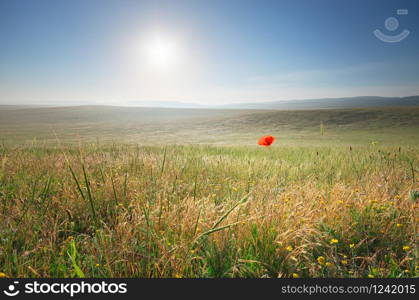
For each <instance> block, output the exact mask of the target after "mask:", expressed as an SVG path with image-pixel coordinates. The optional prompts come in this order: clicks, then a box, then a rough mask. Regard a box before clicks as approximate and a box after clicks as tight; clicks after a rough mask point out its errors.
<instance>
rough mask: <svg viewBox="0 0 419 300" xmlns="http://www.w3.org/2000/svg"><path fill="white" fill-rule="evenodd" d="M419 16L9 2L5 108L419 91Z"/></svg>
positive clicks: (294, 6) (331, 4) (3, 54)
mask: <svg viewBox="0 0 419 300" xmlns="http://www.w3.org/2000/svg"><path fill="white" fill-rule="evenodd" d="M400 8H403V9H408V11H409V13H408V15H403V16H397V14H396V10H397V9H400ZM388 17H397V19H398V21H399V28H398V29H397V30H395V31H394V33H393V32H389V31H386V29H385V27H384V21H385V20H386V19H387V18H388ZM418 17H419V3H418V2H417V1H414V0H405V1H397V2H396V1H390V0H386V1H379V0H372V1H367V2H366V3H365V2H361V1H358V2H356V1H355V2H346V3H343V2H337V1H332V0H327V1H326V0H324V1H291V0H288V1H247V0H240V1H238V0H235V1H221V0H215V1H185V0H182V1H111V0H103V1H102V0H100V1H99V0H91V1H82V0H74V1H71V2H70V1H52V0H51V1H47V0H40V1H23V0H16V1H1V2H0V37H1V47H0V104H48V105H81V104H104V105H107V104H109V105H134V106H135V105H138V104H141V103H144V102H147V103H152V102H155V103H158V102H167V101H173V102H184V103H195V104H204V105H219V104H234V103H245V102H267V101H276V100H290V99H308V98H310V99H312V98H330V97H353V96H368V95H370V96H410V95H418V94H419V72H418V70H419V52H418V49H419V36H418V34H417V32H418V29H419V28H418V27H419V18H418ZM375 29H380V30H382V31H383V32H385V33H387V34H389V35H390V34H396V33H399V32H400V31H402V30H403V29H408V30H409V31H410V32H411V33H410V35H409V36H408V37H407V38H406V39H405V40H403V41H401V42H399V43H384V42H382V41H380V40H378V39H377V38H376V37H375V36H374V35H373V31H374V30H375Z"/></svg>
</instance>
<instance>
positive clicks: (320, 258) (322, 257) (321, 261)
mask: <svg viewBox="0 0 419 300" xmlns="http://www.w3.org/2000/svg"><path fill="white" fill-rule="evenodd" d="M325 261H326V260H325V258H324V256H319V257H317V262H318V263H319V264H321V265H324V263H325Z"/></svg>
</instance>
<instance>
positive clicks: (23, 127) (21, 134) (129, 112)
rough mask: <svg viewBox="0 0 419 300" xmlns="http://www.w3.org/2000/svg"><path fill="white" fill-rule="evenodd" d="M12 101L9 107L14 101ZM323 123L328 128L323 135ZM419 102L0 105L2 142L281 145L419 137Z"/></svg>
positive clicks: (416, 141)
mask: <svg viewBox="0 0 419 300" xmlns="http://www.w3.org/2000/svg"><path fill="white" fill-rule="evenodd" d="M9 108H10V107H9ZM320 124H324V127H325V132H326V134H325V135H324V136H322V135H321V134H320V130H319V128H320V127H319V126H320ZM418 128H419V106H414V107H413V106H412V107H406V106H405V107H400V106H399V107H380V108H350V109H317V110H309V109H306V110H303V109H299V110H298V109H296V110H289V109H288V110H277V109H265V110H262V109H197V108H194V109H190V108H149V107H116V106H73V107H42V108H21V109H8V110H2V109H0V147H1V144H2V143H22V142H32V141H33V140H34V139H36V140H39V141H47V142H49V143H56V142H57V140H56V136H57V137H58V138H59V139H60V141H62V142H68V143H78V142H79V141H89V142H92V141H94V142H95V141H97V140H100V141H101V142H113V141H118V142H124V143H125V142H126V143H139V144H156V143H157V144H158V143H166V144H170V143H172V144H173V143H181V144H185V143H186V144H188V143H204V144H240V143H242V144H248V145H255V141H256V140H257V139H258V138H259V137H260V136H261V135H265V134H272V135H274V136H276V137H278V138H279V139H281V145H282V144H283V143H286V144H287V145H294V144H305V145H312V144H317V143H328V141H331V142H336V141H339V140H344V141H345V143H350V144H354V143H364V144H369V143H371V141H372V140H378V141H381V142H387V143H389V144H397V143H401V142H403V143H404V144H406V143H409V144H419V131H418Z"/></svg>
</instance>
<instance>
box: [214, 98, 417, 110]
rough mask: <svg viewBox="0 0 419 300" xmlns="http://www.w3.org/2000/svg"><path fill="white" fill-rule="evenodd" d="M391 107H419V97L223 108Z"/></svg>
mask: <svg viewBox="0 0 419 300" xmlns="http://www.w3.org/2000/svg"><path fill="white" fill-rule="evenodd" d="M389 106H419V96H409V97H378V96H359V97H346V98H320V99H304V100H281V101H274V102H259V103H256V102H255V103H239V104H232V105H224V106H222V107H223V108H236V109H280V110H296V109H298V110H299V109H328V108H330V109H337V108H363V107H389Z"/></svg>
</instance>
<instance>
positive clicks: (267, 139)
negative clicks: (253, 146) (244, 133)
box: [258, 135, 275, 147]
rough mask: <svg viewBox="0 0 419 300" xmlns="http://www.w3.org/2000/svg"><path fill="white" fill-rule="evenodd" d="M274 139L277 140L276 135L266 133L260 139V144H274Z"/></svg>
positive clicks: (265, 145) (266, 145)
mask: <svg viewBox="0 0 419 300" xmlns="http://www.w3.org/2000/svg"><path fill="white" fill-rule="evenodd" d="M274 141H275V137H273V136H272V135H266V136H263V137H261V138H260V139H259V142H258V144H259V145H261V146H264V147H268V146H270V145H272V143H273V142H274Z"/></svg>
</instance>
